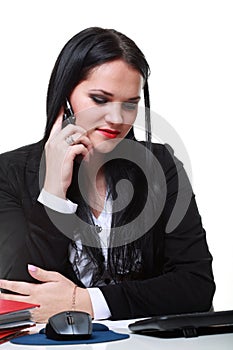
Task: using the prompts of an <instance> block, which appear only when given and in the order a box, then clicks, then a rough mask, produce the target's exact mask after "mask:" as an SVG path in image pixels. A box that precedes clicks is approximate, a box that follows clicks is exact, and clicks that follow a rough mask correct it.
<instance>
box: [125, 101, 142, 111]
mask: <svg viewBox="0 0 233 350" xmlns="http://www.w3.org/2000/svg"><path fill="white" fill-rule="evenodd" d="M137 105H138V102H123V103H122V107H123V109H125V110H127V111H134V110H135V109H136V108H137Z"/></svg>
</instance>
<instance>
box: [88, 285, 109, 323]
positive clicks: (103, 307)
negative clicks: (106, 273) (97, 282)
mask: <svg viewBox="0 0 233 350" xmlns="http://www.w3.org/2000/svg"><path fill="white" fill-rule="evenodd" d="M87 290H88V292H89V295H90V298H91V302H92V307H93V311H94V319H95V320H106V319H107V318H109V317H110V316H111V312H110V310H109V307H108V304H107V302H106V300H105V298H104V296H103V293H102V292H101V290H100V289H99V288H87Z"/></svg>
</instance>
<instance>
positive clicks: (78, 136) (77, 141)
mask: <svg viewBox="0 0 233 350" xmlns="http://www.w3.org/2000/svg"><path fill="white" fill-rule="evenodd" d="M72 138H73V140H74V144H76V145H77V144H80V143H82V144H84V145H85V146H86V147H88V146H90V145H91V141H90V139H89V138H88V137H87V136H83V135H81V134H79V133H76V134H73V135H72ZM72 146H73V145H72Z"/></svg>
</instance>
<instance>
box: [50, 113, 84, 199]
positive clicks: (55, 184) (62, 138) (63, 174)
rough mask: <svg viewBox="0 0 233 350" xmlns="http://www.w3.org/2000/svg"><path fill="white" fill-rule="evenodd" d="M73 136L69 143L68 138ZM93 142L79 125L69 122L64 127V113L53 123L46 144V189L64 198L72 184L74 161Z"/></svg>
mask: <svg viewBox="0 0 233 350" xmlns="http://www.w3.org/2000/svg"><path fill="white" fill-rule="evenodd" d="M67 138H71V141H73V142H72V143H71V144H69V143H68V142H67V141H66V140H67ZM90 149H91V142H90V140H89V138H88V137H87V136H86V130H84V129H83V128H82V127H80V126H78V125H73V124H69V125H67V126H66V127H65V128H63V129H62V115H60V116H59V117H58V118H57V120H56V122H55V123H54V125H53V128H52V130H51V133H50V136H49V139H48V141H47V142H46V144H45V158H46V176H45V182H44V189H45V190H46V191H47V192H49V193H51V194H53V195H55V196H57V197H60V198H63V199H66V192H67V189H68V187H69V186H70V183H71V180H72V175H73V162H74V159H75V157H76V156H77V155H82V156H84V157H85V156H86V155H87V153H88V152H89V151H90Z"/></svg>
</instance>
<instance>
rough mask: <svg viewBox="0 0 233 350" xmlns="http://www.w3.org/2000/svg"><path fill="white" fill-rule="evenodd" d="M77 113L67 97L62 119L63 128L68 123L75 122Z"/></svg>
mask: <svg viewBox="0 0 233 350" xmlns="http://www.w3.org/2000/svg"><path fill="white" fill-rule="evenodd" d="M75 119H76V118H75V115H74V112H73V109H72V107H71V104H70V102H69V100H68V98H67V97H66V99H65V105H64V114H63V120H62V128H64V127H65V126H67V125H68V124H75Z"/></svg>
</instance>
